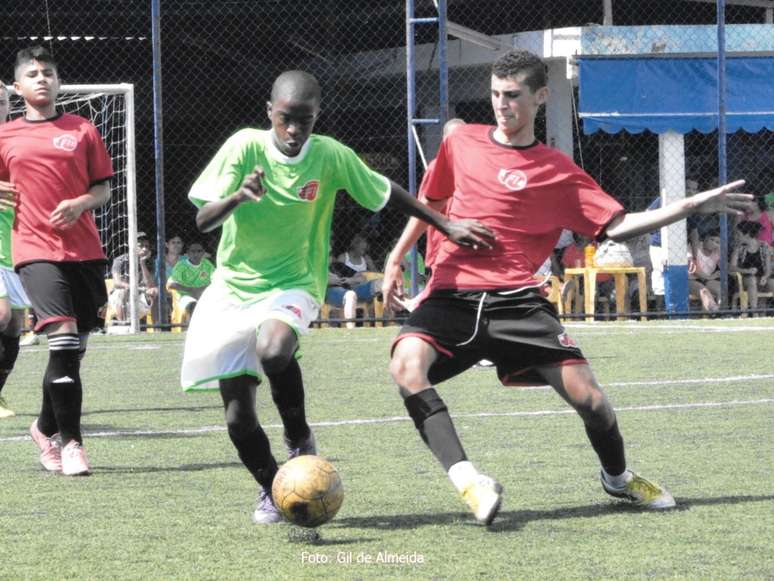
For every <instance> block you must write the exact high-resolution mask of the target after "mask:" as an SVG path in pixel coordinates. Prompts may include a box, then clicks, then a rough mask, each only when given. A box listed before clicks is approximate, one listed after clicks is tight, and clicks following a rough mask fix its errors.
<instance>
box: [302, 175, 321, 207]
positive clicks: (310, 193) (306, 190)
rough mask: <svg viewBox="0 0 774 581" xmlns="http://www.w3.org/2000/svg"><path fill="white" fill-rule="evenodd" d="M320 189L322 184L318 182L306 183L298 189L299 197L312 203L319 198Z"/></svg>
mask: <svg viewBox="0 0 774 581" xmlns="http://www.w3.org/2000/svg"><path fill="white" fill-rule="evenodd" d="M319 189H320V182H318V181H317V180H312V181H311V182H307V183H305V184H304V185H303V186H301V187H300V188H299V189H298V197H299V198H300V199H302V200H307V201H309V202H311V201H312V200H314V199H315V198H316V197H317V190H319Z"/></svg>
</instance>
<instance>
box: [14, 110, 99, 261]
mask: <svg viewBox="0 0 774 581" xmlns="http://www.w3.org/2000/svg"><path fill="white" fill-rule="evenodd" d="M4 171H7V172H8V173H10V181H11V182H13V183H14V184H16V188H17V190H19V203H18V204H17V207H16V221H15V223H14V227H13V238H12V247H13V262H14V266H19V265H21V264H24V263H27V262H33V261H37V260H49V261H54V262H72V261H82V260H99V259H104V258H105V253H104V252H103V250H102V243H101V242H100V239H99V234H98V233H97V227H96V225H95V223H94V216H93V214H92V213H91V212H84V213H83V214H81V216H80V218H79V219H78V221H77V222H76V223H75V224H74V225H73V226H72V227H71V228H69V229H67V230H55V229H54V228H53V227H52V226H51V223H50V222H49V218H48V217H49V215H50V214H51V212H53V211H54V209H56V207H57V206H58V205H59V203H60V202H61V201H63V200H66V199H71V198H75V197H78V196H80V195H82V194H85V193H86V192H87V191H88V190H89V188H90V187H91V186H92V185H93V184H95V183H98V182H100V181H103V180H106V179H109V178H110V177H112V176H113V165H112V162H111V160H110V155H108V152H107V149H106V148H105V144H104V142H103V141H102V137H101V136H100V134H99V131H97V128H96V127H94V125H92V124H91V123H90V122H89V121H88V120H86V119H84V118H82V117H78V116H77V115H70V114H67V113H65V114H63V115H59V116H57V117H55V118H53V119H47V120H45V121H27V120H26V119H24V118H23V117H20V118H18V119H16V120H14V121H11V122H10V123H5V124H4V125H2V126H0V174H2V173H3V172H4Z"/></svg>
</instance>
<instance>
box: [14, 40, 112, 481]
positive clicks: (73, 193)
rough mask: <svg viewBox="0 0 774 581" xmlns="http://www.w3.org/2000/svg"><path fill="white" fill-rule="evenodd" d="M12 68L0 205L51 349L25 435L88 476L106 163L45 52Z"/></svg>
mask: <svg viewBox="0 0 774 581" xmlns="http://www.w3.org/2000/svg"><path fill="white" fill-rule="evenodd" d="M14 74H15V81H14V88H15V89H16V91H17V93H19V94H20V95H21V96H22V97H23V99H24V103H25V114H24V116H23V117H20V118H18V119H16V120H14V121H12V122H10V123H6V124H5V125H3V126H2V127H0V174H2V173H3V172H7V173H8V174H10V183H11V184H12V186H11V187H5V188H4V189H3V190H0V203H1V204H3V205H4V206H6V207H8V206H12V207H14V208H15V209H16V222H15V224H14V228H13V244H12V246H13V262H14V268H15V269H16V271H17V272H18V273H19V276H20V277H21V280H22V284H23V285H24V288H25V290H26V291H27V294H28V295H29V298H30V302H31V303H32V306H33V309H34V311H35V315H36V316H37V319H38V323H37V325H36V327H35V330H36V331H39V330H43V331H45V333H46V334H47V335H48V346H49V360H48V367H47V368H46V372H45V375H44V377H43V403H42V406H41V410H40V415H39V417H38V418H37V419H36V420H35V421H34V422H33V423H32V426H31V428H30V433H31V435H32V439H33V440H34V441H35V443H36V444H37V446H38V447H39V448H40V462H41V464H42V465H43V467H44V468H46V470H49V471H55V472H60V471H61V472H62V473H63V474H65V475H68V476H76V475H86V474H89V473H90V471H91V468H90V466H89V463H88V460H87V458H86V453H85V451H84V449H83V438H82V435H81V405H82V399H83V387H82V385H81V378H80V360H81V358H82V357H83V355H84V353H85V352H86V343H87V339H88V336H89V332H90V331H91V330H92V329H94V328H96V327H98V326H100V325H101V320H100V318H101V316H102V313H103V312H104V306H105V303H106V302H107V293H106V289H105V278H104V272H105V265H106V262H107V261H106V257H105V253H104V252H103V250H102V244H101V242H100V238H99V234H98V232H97V228H96V225H95V223H94V217H93V215H92V212H91V211H92V210H93V209H95V208H98V207H100V206H102V205H103V204H105V203H106V202H107V201H108V200H109V199H110V178H111V177H112V176H113V168H112V163H111V160H110V156H109V155H108V152H107V149H106V148H105V144H104V142H103V141H102V138H101V136H100V134H99V132H98V131H97V129H96V128H95V127H94V126H93V125H92V124H91V123H90V122H89V121H88V120H86V119H83V118H82V117H78V116H77V115H70V114H67V113H64V114H63V113H57V111H56V105H55V104H56V97H57V94H58V92H59V86H60V81H59V75H58V73H57V65H56V62H55V61H54V59H53V57H52V56H51V55H50V54H49V53H48V51H46V49H44V48H43V47H39V46H37V47H32V48H27V49H22V50H21V51H19V53H18V54H17V55H16V64H15V67H14Z"/></svg>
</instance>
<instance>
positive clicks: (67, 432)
mask: <svg viewBox="0 0 774 581" xmlns="http://www.w3.org/2000/svg"><path fill="white" fill-rule="evenodd" d="M48 344H49V353H48V367H47V368H46V375H45V376H44V377H43V390H44V392H46V394H47V395H48V397H49V399H50V405H51V411H53V415H54V418H55V420H56V425H57V427H58V431H59V434H60V435H61V437H62V442H63V444H67V442H69V441H70V440H76V441H77V442H82V441H83V439H82V437H81V406H82V404H83V387H82V386H81V375H80V367H81V365H80V360H79V359H78V350H79V347H80V344H79V341H78V335H75V334H72V335H71V334H66V333H63V334H59V335H50V336H49V338H48ZM46 405H47V404H46V398H45V396H44V399H43V410H41V420H39V424H38V426H39V428H40V430H41V431H42V432H43V433H44V434H46V433H47V432H46V431H45V430H44V427H45V428H48V429H50V419H48V418H44V417H43V416H44V413H47V410H45V408H46ZM40 423H43V424H44V426H41V425H40Z"/></svg>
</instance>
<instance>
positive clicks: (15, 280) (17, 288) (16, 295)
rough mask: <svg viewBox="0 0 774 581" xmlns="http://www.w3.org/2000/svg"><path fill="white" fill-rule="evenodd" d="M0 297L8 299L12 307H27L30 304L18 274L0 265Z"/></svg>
mask: <svg viewBox="0 0 774 581" xmlns="http://www.w3.org/2000/svg"><path fill="white" fill-rule="evenodd" d="M0 299H8V301H9V302H10V303H11V308H12V309H28V308H29V307H30V306H31V305H30V299H29V298H27V293H26V292H24V287H23V286H22V283H21V279H19V275H18V274H16V273H15V272H14V271H13V270H12V269H10V268H6V267H4V266H0Z"/></svg>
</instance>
